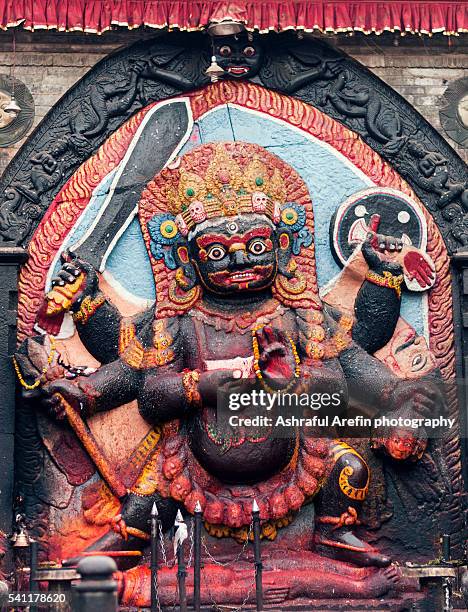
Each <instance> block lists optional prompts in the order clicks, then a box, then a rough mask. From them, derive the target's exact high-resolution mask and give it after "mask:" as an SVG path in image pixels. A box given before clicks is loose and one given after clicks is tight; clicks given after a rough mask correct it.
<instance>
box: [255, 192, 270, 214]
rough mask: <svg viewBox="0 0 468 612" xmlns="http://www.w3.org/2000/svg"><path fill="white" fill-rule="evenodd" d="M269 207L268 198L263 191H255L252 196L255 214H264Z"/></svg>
mask: <svg viewBox="0 0 468 612" xmlns="http://www.w3.org/2000/svg"><path fill="white" fill-rule="evenodd" d="M267 205H268V196H267V195H266V193H263V191H254V192H253V194H252V209H253V210H254V212H258V213H264V212H265V211H266V209H267Z"/></svg>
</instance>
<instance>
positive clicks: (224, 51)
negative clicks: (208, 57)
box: [219, 45, 232, 57]
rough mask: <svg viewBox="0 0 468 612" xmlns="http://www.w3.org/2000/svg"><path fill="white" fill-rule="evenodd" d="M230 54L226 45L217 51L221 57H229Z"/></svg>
mask: <svg viewBox="0 0 468 612" xmlns="http://www.w3.org/2000/svg"><path fill="white" fill-rule="evenodd" d="M231 53H232V51H231V47H229V46H228V45H223V46H222V47H221V48H220V49H219V54H220V55H222V56H223V57H229V56H230V55H231Z"/></svg>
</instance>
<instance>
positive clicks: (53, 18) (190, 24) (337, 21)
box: [0, 0, 468, 34]
mask: <svg viewBox="0 0 468 612" xmlns="http://www.w3.org/2000/svg"><path fill="white" fill-rule="evenodd" d="M226 17H230V18H234V19H237V20H240V21H242V22H244V23H245V25H246V27H247V28H248V29H250V30H259V31H260V32H267V31H269V30H276V31H283V30H288V29H296V30H305V31H313V30H320V31H322V32H327V31H328V32H342V31H352V30H355V31H362V32H366V33H370V32H377V33H380V32H383V31H387V30H390V31H394V30H396V31H403V32H405V31H406V32H415V33H426V34H429V33H436V32H444V33H445V34H458V33H461V32H466V31H468V0H464V1H459V2H435V1H434V0H425V1H423V0H421V1H417V2H403V1H399V2H398V1H393V2H375V1H371V0H361V1H360V2H345V1H344V0H335V1H332V2H325V1H317V0H257V1H254V0H251V1H250V2H246V1H242V0H234V1H233V2H216V1H213V0H211V1H210V0H208V1H205V2H203V1H196V0H195V1H193V0H174V1H170V0H0V28H2V29H6V28H10V27H15V26H18V25H20V26H22V27H23V28H26V29H28V30H35V29H56V30H61V31H73V30H78V31H85V32H98V33H101V32H105V31H106V30H108V29H110V28H111V27H112V26H124V27H127V28H137V27H141V26H148V27H152V28H165V27H169V28H179V29H183V30H196V29H200V28H204V27H206V26H207V25H208V24H209V23H210V22H213V21H221V20H222V19H224V18H226Z"/></svg>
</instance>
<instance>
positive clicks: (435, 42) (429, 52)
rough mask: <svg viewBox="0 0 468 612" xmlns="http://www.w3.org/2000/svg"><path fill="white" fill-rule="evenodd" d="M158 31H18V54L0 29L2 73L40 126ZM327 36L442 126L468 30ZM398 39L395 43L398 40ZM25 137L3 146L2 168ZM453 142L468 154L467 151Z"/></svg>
mask: <svg viewBox="0 0 468 612" xmlns="http://www.w3.org/2000/svg"><path fill="white" fill-rule="evenodd" d="M154 35H155V32H154V31H151V30H145V31H133V32H132V31H126V30H120V31H116V32H109V33H106V34H104V35H102V36H96V35H83V34H78V33H70V34H65V33H53V32H41V31H39V32H35V33H29V32H17V33H16V58H14V57H13V53H12V46H13V38H12V36H13V35H12V33H11V32H1V33H0V73H3V74H7V75H8V74H11V70H12V68H13V62H14V61H15V63H16V65H15V67H14V75H15V76H16V77H17V78H19V79H20V80H22V81H23V82H24V83H26V85H27V86H28V88H29V89H30V91H31V93H32V95H33V97H34V101H35V103H36V116H35V120H34V126H36V125H37V124H38V123H39V122H40V121H41V120H42V118H43V117H44V116H45V115H46V113H47V112H48V110H49V109H50V108H51V107H52V106H53V105H54V103H55V102H56V101H57V100H58V99H59V98H60V97H61V96H62V95H63V94H64V93H65V92H66V91H67V90H68V89H69V88H70V87H71V86H72V85H73V84H74V83H75V82H76V81H77V80H78V79H80V78H81V77H82V76H83V75H84V74H85V73H86V72H87V71H88V70H90V69H91V68H92V67H93V66H94V65H95V64H96V62H98V61H99V60H100V59H101V58H103V57H104V56H106V55H107V54H109V53H111V52H112V51H114V50H116V49H118V48H120V47H122V46H126V45H128V44H130V43H131V42H133V41H135V40H138V39H141V38H142V37H145V38H149V37H152V36H154ZM326 40H327V41H328V42H330V43H332V44H334V45H336V46H337V47H339V48H341V49H342V50H343V51H345V52H346V53H348V54H349V55H351V56H353V57H354V58H355V59H356V60H358V61H359V62H361V63H362V64H364V65H365V66H367V67H368V68H369V69H370V70H372V71H373V72H375V74H377V75H378V76H379V77H380V78H382V79H383V80H384V81H385V82H386V83H388V84H389V85H390V86H391V87H393V88H394V89H396V91H398V92H399V93H400V94H401V95H402V96H403V97H404V98H406V100H408V102H410V103H411V104H412V105H413V106H414V107H415V108H416V109H417V110H418V111H419V112H420V113H421V114H422V115H423V116H424V117H425V118H426V119H427V120H428V121H429V122H430V123H431V124H432V125H434V126H435V127H436V129H439V130H440V121H439V108H440V106H441V103H442V100H441V98H442V94H443V93H444V91H445V89H446V88H447V85H448V84H449V83H450V82H452V81H454V80H456V79H458V78H460V77H462V76H467V75H468V36H464V37H461V38H454V37H450V38H449V37H446V36H436V37H434V38H428V37H417V36H406V37H404V38H399V37H398V38H395V37H394V36H393V35H390V34H389V35H385V36H363V35H355V36H352V37H349V36H344V35H343V36H341V35H340V36H327V37H326ZM396 42H398V45H397V46H396V45H395V43H396ZM21 144H22V141H20V142H18V143H16V144H15V145H14V146H13V147H9V148H0V174H1V173H2V172H3V170H4V169H5V167H6V165H7V164H8V163H9V161H10V160H11V158H12V157H13V155H14V154H15V152H16V151H17V149H18V148H19V147H20V145H21ZM451 144H452V145H453V146H454V148H456V149H457V151H458V152H459V153H460V155H462V156H463V157H464V158H465V159H468V151H467V150H461V149H460V148H457V146H456V145H455V143H453V142H451Z"/></svg>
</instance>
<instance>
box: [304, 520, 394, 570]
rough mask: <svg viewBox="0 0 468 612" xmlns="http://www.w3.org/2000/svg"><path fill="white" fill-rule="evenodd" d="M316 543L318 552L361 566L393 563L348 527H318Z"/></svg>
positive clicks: (380, 565) (382, 565) (383, 565)
mask: <svg viewBox="0 0 468 612" xmlns="http://www.w3.org/2000/svg"><path fill="white" fill-rule="evenodd" d="M314 543H315V551H316V552H317V553H318V554H320V555H324V556H326V557H330V558H332V559H337V560H339V561H346V562H348V563H353V564H354V565H358V566H360V567H387V566H389V565H390V563H391V559H390V557H388V556H387V555H383V554H382V553H380V552H379V551H378V550H376V549H375V548H373V547H372V546H370V545H369V544H367V543H366V542H363V541H362V540H360V539H359V538H358V537H357V536H356V535H355V534H354V533H353V532H352V531H350V530H349V529H347V528H342V529H337V530H335V531H333V530H332V529H327V528H325V529H320V527H318V529H317V531H316V532H315V534H314Z"/></svg>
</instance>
